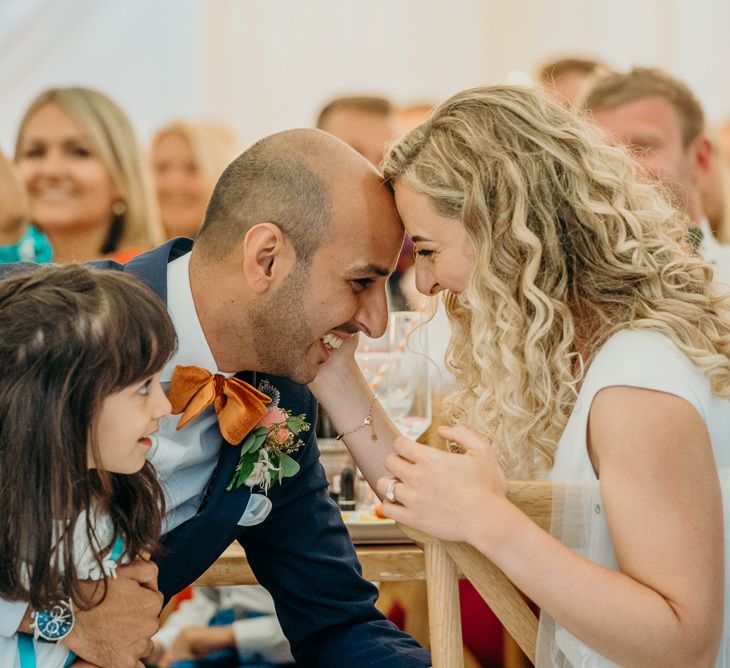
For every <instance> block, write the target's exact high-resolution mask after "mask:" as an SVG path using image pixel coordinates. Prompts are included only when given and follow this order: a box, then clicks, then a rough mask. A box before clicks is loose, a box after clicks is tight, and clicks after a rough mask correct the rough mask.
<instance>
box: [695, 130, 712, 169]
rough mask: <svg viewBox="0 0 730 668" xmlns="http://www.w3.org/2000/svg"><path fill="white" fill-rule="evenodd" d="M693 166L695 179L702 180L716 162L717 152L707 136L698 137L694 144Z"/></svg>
mask: <svg viewBox="0 0 730 668" xmlns="http://www.w3.org/2000/svg"><path fill="white" fill-rule="evenodd" d="M692 157H693V160H692V164H693V166H694V173H695V178H702V177H703V176H704V175H705V174H707V173H708V172H709V171H710V170H711V169H712V163H713V161H714V160H715V150H714V148H713V146H712V142H710V140H709V138H708V137H707V135H705V134H700V135H698V136H697V137H696V138H695V139H694V141H693V142H692Z"/></svg>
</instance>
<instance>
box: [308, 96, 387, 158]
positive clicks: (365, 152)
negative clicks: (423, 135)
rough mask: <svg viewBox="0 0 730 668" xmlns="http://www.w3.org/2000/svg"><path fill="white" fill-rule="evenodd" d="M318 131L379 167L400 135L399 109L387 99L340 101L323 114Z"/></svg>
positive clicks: (357, 98) (336, 101) (345, 98)
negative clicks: (336, 139) (350, 147)
mask: <svg viewBox="0 0 730 668" xmlns="http://www.w3.org/2000/svg"><path fill="white" fill-rule="evenodd" d="M317 127H318V128H319V129H320V130H324V131H325V132H329V133H330V134H333V135H334V136H335V137H337V138H338V139H341V140H342V141H343V142H345V143H346V144H349V145H350V146H352V148H354V149H355V150H356V151H357V152H358V153H360V155H362V156H364V157H365V158H367V159H368V160H369V161H370V162H372V163H373V164H374V165H375V166H376V167H378V166H379V165H380V163H381V161H382V160H383V156H384V155H385V149H386V147H387V145H388V144H389V143H390V142H391V141H393V140H394V139H395V138H396V135H397V130H396V121H395V108H394V107H393V105H392V104H391V102H390V100H387V99H386V98H384V97H369V96H357V97H338V98H336V99H334V100H332V101H330V102H329V103H328V104H327V105H325V106H324V108H323V109H322V111H320V112H319V117H318V118H317Z"/></svg>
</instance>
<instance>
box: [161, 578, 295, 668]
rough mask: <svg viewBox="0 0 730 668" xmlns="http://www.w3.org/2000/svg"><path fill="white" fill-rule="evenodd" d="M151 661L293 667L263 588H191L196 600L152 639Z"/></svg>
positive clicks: (166, 666)
mask: <svg viewBox="0 0 730 668" xmlns="http://www.w3.org/2000/svg"><path fill="white" fill-rule="evenodd" d="M154 642H155V650H154V654H153V656H152V657H151V658H150V659H148V660H147V661H148V663H155V664H156V665H158V666H160V668H174V667H175V666H180V668H182V666H183V664H184V665H185V666H187V667H188V668H192V666H201V668H202V667H203V666H205V668H233V667H234V666H235V667H236V668H238V667H239V666H248V667H251V668H254V667H255V668H274V667H275V666H282V665H288V664H293V663H294V657H293V656H292V654H291V650H290V648H289V642H288V641H287V639H286V637H285V636H284V631H282V629H281V625H280V624H279V622H278V620H277V618H276V611H275V610H274V601H273V599H272V598H271V595H270V594H269V593H268V592H267V591H266V590H265V589H264V588H263V587H261V586H258V585H251V586H237V587H193V588H192V597H191V598H190V599H189V600H186V601H183V602H182V603H181V604H180V607H179V608H178V609H177V610H176V611H175V612H173V613H172V614H171V615H170V616H169V617H168V618H167V620H166V621H165V623H164V624H163V626H162V628H161V629H160V630H159V631H158V632H157V634H156V635H155V636H154Z"/></svg>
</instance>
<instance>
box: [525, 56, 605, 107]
mask: <svg viewBox="0 0 730 668" xmlns="http://www.w3.org/2000/svg"><path fill="white" fill-rule="evenodd" d="M607 72H608V68H606V67H605V66H604V65H602V64H601V63H599V62H598V61H597V60H592V59H590V58H560V59H558V60H551V61H550V62H549V63H545V64H544V65H543V66H542V67H541V68H540V69H539V70H538V71H537V80H538V83H539V84H540V86H542V87H543V89H544V90H545V92H546V93H547V94H548V95H549V96H550V97H551V98H553V100H555V101H556V102H558V103H559V104H562V105H563V106H564V107H568V108H572V107H573V105H574V104H575V101H576V100H577V99H578V98H579V97H580V96H581V94H582V93H583V91H584V90H585V88H586V87H587V86H588V85H589V84H590V82H591V80H592V79H593V78H594V77H596V76H600V75H601V74H605V73H607Z"/></svg>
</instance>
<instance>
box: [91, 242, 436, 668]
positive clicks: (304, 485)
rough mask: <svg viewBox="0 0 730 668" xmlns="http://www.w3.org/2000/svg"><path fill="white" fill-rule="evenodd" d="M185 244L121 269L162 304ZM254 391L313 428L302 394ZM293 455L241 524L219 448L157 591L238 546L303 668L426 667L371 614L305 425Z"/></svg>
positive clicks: (288, 387)
mask: <svg viewBox="0 0 730 668" xmlns="http://www.w3.org/2000/svg"><path fill="white" fill-rule="evenodd" d="M191 247H192V242H191V241H190V240H188V239H175V240H173V241H170V242H168V243H166V244H164V245H163V246H160V247H159V248H156V249H154V250H152V251H150V252H148V253H145V254H143V255H140V256H138V257H136V258H134V259H133V260H131V261H130V262H129V263H128V264H126V265H124V266H122V265H117V264H114V263H111V262H101V263H95V264H96V265H97V266H102V267H106V268H110V269H120V270H123V271H125V272H127V273H130V274H133V275H134V276H137V277H138V278H140V279H142V280H143V281H144V282H145V283H147V284H148V285H149V286H150V287H151V288H152V290H154V292H156V293H157V294H158V295H159V296H160V297H162V299H163V300H166V298H167V264H168V262H169V261H171V260H174V259H175V258H176V257H180V256H181V255H184V254H185V253H187V252H188V251H189V250H190V249H191ZM240 376H241V377H242V378H243V379H244V380H247V381H248V382H250V383H252V384H254V385H258V383H259V382H260V380H261V379H262V378H269V379H270V382H271V383H272V384H273V385H274V387H276V388H278V389H279V391H280V392H281V404H282V406H283V407H285V408H286V409H287V410H291V412H292V413H293V414H295V415H296V414H300V413H305V414H306V415H307V416H308V418H309V421H310V422H311V423H312V425H314V423H315V418H316V411H317V404H316V401H315V400H314V398H313V396H312V394H311V393H310V392H309V390H308V389H307V388H306V387H305V386H303V385H298V384H296V383H293V382H291V381H289V380H287V379H284V378H278V377H272V376H265V375H263V374H254V373H243V374H240ZM306 436H307V438H306V441H305V446H304V447H303V448H301V449H300V450H299V451H298V452H297V453H296V454H295V455H294V456H295V458H296V459H297V460H298V461H299V464H300V466H301V469H300V471H299V473H297V474H296V475H295V476H294V477H292V478H286V479H285V480H284V482H283V484H281V485H280V484H278V483H277V484H275V485H274V486H273V487H272V488H271V489H270V490H269V494H268V496H269V498H270V499H271V502H272V504H273V508H272V511H271V513H270V515H269V516H268V517H267V518H266V519H265V520H264V521H263V522H262V523H261V524H259V525H256V526H253V527H241V526H239V525H238V524H237V522H238V520H239V519H240V518H241V515H242V514H243V512H244V510H245V508H246V504H247V503H248V499H249V497H250V494H251V490H250V489H249V488H248V487H247V486H245V485H244V486H242V487H240V488H239V489H237V490H233V491H230V492H226V491H225V486H226V484H227V483H228V481H229V480H230V478H231V475H232V473H233V469H234V467H235V466H236V464H237V463H238V456H239V452H238V448H236V447H231V446H229V445H228V444H223V447H222V448H221V454H220V457H219V461H218V464H217V467H216V469H215V472H214V474H213V477H212V478H211V481H210V484H209V487H208V490H207V492H206V496H205V500H204V502H203V504H202V506H201V508H200V510H199V511H198V513H197V515H195V516H194V517H193V518H191V519H189V520H188V521H187V522H184V523H183V524H182V525H180V526H178V527H176V528H175V529H174V530H172V531H171V532H170V533H169V534H168V535H167V536H165V539H164V543H165V547H166V550H167V552H166V554H165V555H164V556H163V557H162V558H161V559H160V560H159V567H160V574H159V585H160V589H161V590H162V591H163V593H164V594H165V596H166V597H169V596H171V595H172V594H174V593H176V592H178V591H180V590H181V589H182V588H183V587H185V586H187V585H189V584H190V583H192V582H193V581H194V580H195V579H197V578H198V577H199V576H200V575H202V573H203V572H205V570H206V569H207V568H208V567H209V566H210V565H211V564H212V563H213V562H214V561H215V560H216V559H217V558H218V557H219V556H220V554H221V553H222V552H223V551H224V550H225V549H226V548H227V547H228V545H230V544H231V542H233V541H234V540H237V541H238V542H239V543H240V544H241V545H242V546H243V547H244V549H245V550H246V556H247V557H248V561H249V563H250V565H251V568H252V569H253V571H254V573H255V574H256V577H257V578H258V580H259V582H260V583H261V584H262V585H263V586H264V587H266V589H268V590H269V592H271V595H272V596H273V598H274V601H275V603H276V611H277V615H278V617H279V620H280V622H281V625H282V628H283V629H284V632H285V634H286V636H287V638H288V639H289V642H290V643H291V648H292V653H293V654H294V657H295V658H296V659H297V661H298V662H299V663H301V664H303V665H311V666H318V667H321V668H327V667H329V666H332V667H333V668H334V667H335V666H336V667H338V668H340V667H341V666H343V665H347V666H348V668H356V667H360V666H362V667H365V666H367V667H368V668H369V667H371V666H384V667H387V666H404V667H406V666H407V667H410V666H413V667H416V666H429V665H430V664H431V660H430V656H429V653H428V652H427V651H426V650H425V649H423V648H422V647H421V646H420V645H419V644H418V643H417V642H416V641H415V640H413V639H412V638H411V637H410V636H408V635H406V634H404V633H402V632H401V631H399V630H398V629H397V628H396V627H395V626H394V625H393V624H391V623H390V622H389V621H387V620H386V619H385V618H384V617H383V615H382V614H381V613H380V612H378V611H377V609H376V608H375V607H374V603H375V600H376V598H377V590H376V589H375V587H374V586H373V585H372V584H370V583H369V582H367V581H366V580H364V579H363V578H362V577H361V573H362V571H361V568H360V564H359V563H358V561H357V557H356V555H355V549H354V547H353V545H352V541H351V540H350V536H349V533H348V532H347V529H346V527H345V526H344V524H343V522H342V518H341V516H340V513H339V510H338V509H337V506H336V505H335V504H334V502H333V501H332V500H331V499H330V497H329V494H328V491H327V480H326V478H325V474H324V470H323V468H322V466H321V464H320V462H319V449H318V447H317V442H316V438H315V436H314V428H312V429H311V430H310V431H309V432H307V433H306Z"/></svg>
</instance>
